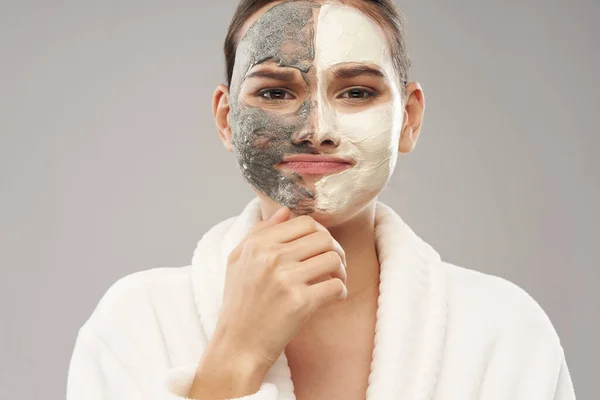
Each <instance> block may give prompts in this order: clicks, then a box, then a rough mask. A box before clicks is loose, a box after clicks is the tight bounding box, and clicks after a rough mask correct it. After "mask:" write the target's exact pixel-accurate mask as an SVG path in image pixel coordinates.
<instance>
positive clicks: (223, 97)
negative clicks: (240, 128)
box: [212, 84, 233, 152]
mask: <svg viewBox="0 0 600 400" xmlns="http://www.w3.org/2000/svg"><path fill="white" fill-rule="evenodd" d="M230 110H231V109H230V107H229V88H228V87H227V86H225V85H223V84H219V85H217V88H216V89H215V92H214V94H213V103H212V111H213V116H214V118H215V125H216V127H217V133H218V134H219V138H220V139H221V142H222V143H223V146H225V148H226V149H227V151H229V152H231V151H233V146H232V144H231V125H230V123H229V112H230Z"/></svg>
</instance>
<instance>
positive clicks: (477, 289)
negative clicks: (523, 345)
mask: <svg viewBox="0 0 600 400" xmlns="http://www.w3.org/2000/svg"><path fill="white" fill-rule="evenodd" d="M442 265H443V267H444V269H445V271H446V279H447V280H446V282H447V291H448V307H449V313H450V314H451V316H452V317H453V318H454V317H455V318H456V319H457V320H459V321H463V322H465V323H466V324H467V325H468V326H472V327H477V328H479V329H482V330H489V331H491V332H493V333H495V334H496V335H497V336H504V337H512V336H514V337H520V338H521V339H523V340H526V339H528V338H530V339H531V340H537V339H540V338H545V339H547V340H549V341H551V342H554V344H555V345H556V344H559V338H558V335H557V333H556V330H555V329H554V326H553V325H552V322H551V321H550V319H549V317H548V315H547V314H546V312H545V311H544V310H543V309H542V307H541V306H540V304H539V303H538V302H537V301H536V300H535V299H534V298H533V297H532V296H531V295H530V294H529V293H527V292H526V291H525V290H524V289H523V288H521V287H520V286H518V285H516V284H515V283H513V282H511V281H509V280H507V279H505V278H501V277H499V276H494V275H490V274H485V273H482V272H479V271H475V270H472V269H468V268H464V267H460V266H457V265H454V264H450V263H448V262H442Z"/></svg>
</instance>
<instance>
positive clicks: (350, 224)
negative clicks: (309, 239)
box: [328, 200, 379, 303]
mask: <svg viewBox="0 0 600 400" xmlns="http://www.w3.org/2000/svg"><path fill="white" fill-rule="evenodd" d="M375 206H376V201H375V200H373V201H372V202H371V203H369V204H368V205H367V206H366V207H365V208H363V209H362V210H361V211H360V212H359V213H358V214H356V215H355V216H353V217H352V218H350V219H349V220H348V221H345V222H343V223H341V224H339V225H336V226H335V227H332V228H328V229H329V232H330V233H331V236H333V238H334V239H335V240H337V241H338V242H339V244H340V245H341V246H342V248H343V249H344V251H345V252H346V264H347V265H346V272H347V275H348V278H347V281H346V287H347V289H348V297H347V298H346V301H345V302H343V303H357V302H358V303H360V302H361V301H362V300H366V299H369V298H370V295H372V294H373V293H374V292H376V291H378V288H379V260H378V258H377V248H376V240H375Z"/></svg>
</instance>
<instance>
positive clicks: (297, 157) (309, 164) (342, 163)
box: [277, 154, 354, 175]
mask: <svg viewBox="0 0 600 400" xmlns="http://www.w3.org/2000/svg"><path fill="white" fill-rule="evenodd" d="M353 165H354V163H353V162H352V160H349V159H347V158H344V157H339V156H334V155H331V154H294V155H291V156H287V157H284V158H283V161H282V162H280V163H278V164H277V166H278V167H280V168H283V169H289V170H293V171H295V172H297V173H299V174H305V175H327V174H333V173H337V172H342V171H344V170H346V169H348V168H351V167H352V166H353Z"/></svg>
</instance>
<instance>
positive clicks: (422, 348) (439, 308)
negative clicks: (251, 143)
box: [192, 197, 448, 400]
mask: <svg viewBox="0 0 600 400" xmlns="http://www.w3.org/2000/svg"><path fill="white" fill-rule="evenodd" d="M261 219H262V213H261V207H260V199H259V198H258V197H255V198H254V199H253V200H251V201H250V202H249V203H248V204H247V205H246V207H245V208H244V210H243V211H242V213H241V214H240V215H239V216H236V217H231V218H229V219H226V220H224V221H222V222H220V223H218V224H217V225H215V226H214V227H213V228H211V229H210V230H209V231H208V232H207V233H206V234H205V235H204V236H203V237H202V239H201V240H200V241H199V242H198V245H197V247H196V249H195V251H194V255H193V258H192V279H193V282H192V285H193V290H194V298H195V302H196V306H197V310H198V313H199V315H200V319H201V322H202V325H203V328H204V331H205V333H206V336H207V338H208V339H209V340H210V338H211V337H212V335H213V334H214V332H215V329H216V325H217V319H218V316H219V311H220V307H221V304H222V297H223V290H224V286H225V271H226V266H227V257H228V255H229V253H230V252H231V251H232V250H233V249H234V248H235V247H236V246H237V245H238V244H239V243H240V242H241V240H242V239H243V238H244V237H245V236H246V234H247V232H248V231H249V230H250V229H251V228H252V227H253V226H254V225H255V224H257V223H258V222H260V221H261ZM375 239H376V246H377V254H378V258H379V263H380V286H379V299H378V310H377V322H376V326H375V338H374V340H375V342H374V343H375V346H374V350H373V359H372V362H371V372H370V375H369V381H368V383H369V385H368V389H367V392H366V399H367V400H381V399H402V400H429V399H431V398H432V397H433V395H434V392H435V386H436V383H437V378H438V375H439V371H440V368H441V360H442V354H443V347H444V339H445V332H446V322H447V313H448V311H447V291H446V277H445V273H444V268H443V262H442V261H441V259H440V256H439V254H438V253H437V252H436V251H435V250H434V249H433V248H432V247H431V246H430V245H429V244H427V243H426V242H425V241H423V240H422V239H421V238H420V237H419V236H417V235H416V234H415V233H414V232H413V231H412V229H411V228H410V227H409V226H408V225H407V224H406V223H405V222H404V221H403V220H402V218H400V216H399V215H398V214H397V213H396V212H395V211H394V210H393V209H391V208H390V207H388V206H387V205H385V204H383V203H382V202H381V201H377V204H376V212H375ZM264 382H270V383H272V384H274V385H276V386H277V388H278V390H279V399H281V400H283V399H285V400H293V399H295V395H294V387H293V382H292V379H291V370H290V368H289V365H288V361H287V357H286V355H285V352H282V354H281V355H280V357H279V359H278V360H277V362H276V363H275V364H274V365H273V366H272V368H271V369H270V370H269V372H268V373H267V375H266V376H265V379H264Z"/></svg>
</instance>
